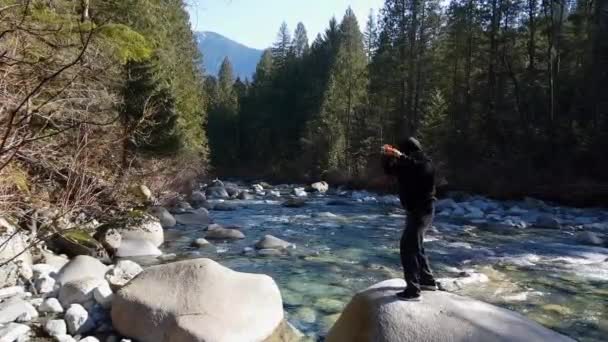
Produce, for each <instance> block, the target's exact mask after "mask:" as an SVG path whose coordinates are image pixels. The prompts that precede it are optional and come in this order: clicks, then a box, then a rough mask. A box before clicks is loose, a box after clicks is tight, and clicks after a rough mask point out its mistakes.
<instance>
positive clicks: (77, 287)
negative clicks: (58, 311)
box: [59, 278, 109, 307]
mask: <svg viewBox="0 0 608 342" xmlns="http://www.w3.org/2000/svg"><path fill="white" fill-rule="evenodd" d="M104 283H105V284H104ZM98 286H108V287H109V285H108V284H107V282H106V281H105V279H99V278H82V279H78V280H74V281H70V282H67V283H64V284H63V285H62V286H61V288H60V289H59V302H60V303H61V305H63V307H68V306H70V305H71V304H85V303H88V302H91V301H92V300H93V292H94V290H95V289H96V288H97V287H98Z"/></svg>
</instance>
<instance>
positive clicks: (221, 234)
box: [205, 224, 245, 240]
mask: <svg viewBox="0 0 608 342" xmlns="http://www.w3.org/2000/svg"><path fill="white" fill-rule="evenodd" d="M205 238H206V239H209V240H238V239H244V238H245V234H243V233H242V232H241V231H240V230H238V229H227V228H224V227H222V226H220V225H219V224H212V225H210V226H209V228H208V230H207V234H206V235H205Z"/></svg>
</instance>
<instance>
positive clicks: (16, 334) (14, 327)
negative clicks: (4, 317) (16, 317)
mask: <svg viewBox="0 0 608 342" xmlns="http://www.w3.org/2000/svg"><path fill="white" fill-rule="evenodd" d="M30 330H31V329H30V327H28V326H27V325H25V324H18V323H9V324H7V325H6V326H3V327H1V328H0V342H14V341H25V340H26V339H27V336H28V335H29V333H30Z"/></svg>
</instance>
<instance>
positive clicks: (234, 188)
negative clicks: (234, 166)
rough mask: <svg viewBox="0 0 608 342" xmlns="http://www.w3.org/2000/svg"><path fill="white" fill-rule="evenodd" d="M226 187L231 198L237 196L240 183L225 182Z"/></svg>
mask: <svg viewBox="0 0 608 342" xmlns="http://www.w3.org/2000/svg"><path fill="white" fill-rule="evenodd" d="M224 189H226V192H227V193H228V196H229V197H230V198H236V196H238V195H239V192H240V190H239V187H238V185H236V184H234V183H224Z"/></svg>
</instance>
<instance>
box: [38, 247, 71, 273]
mask: <svg viewBox="0 0 608 342" xmlns="http://www.w3.org/2000/svg"><path fill="white" fill-rule="evenodd" d="M40 254H41V256H42V259H41V260H40V262H42V263H45V264H48V265H51V266H52V267H54V268H55V269H56V270H57V272H59V270H61V269H62V268H63V266H65V265H67V263H68V262H70V259H68V258H67V256H65V255H57V254H55V253H53V252H51V251H47V250H44V249H42V250H41V251H40Z"/></svg>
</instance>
